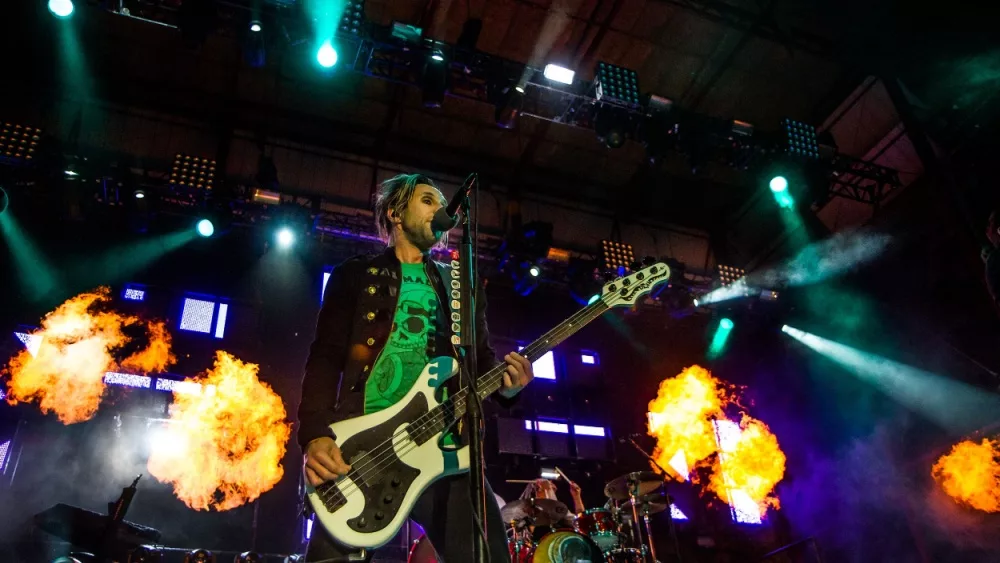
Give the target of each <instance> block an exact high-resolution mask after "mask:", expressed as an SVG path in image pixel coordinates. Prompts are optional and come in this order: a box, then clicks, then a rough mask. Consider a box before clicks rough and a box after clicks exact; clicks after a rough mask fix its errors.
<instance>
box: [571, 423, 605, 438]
mask: <svg viewBox="0 0 1000 563" xmlns="http://www.w3.org/2000/svg"><path fill="white" fill-rule="evenodd" d="M573 434H576V435H577V436H599V437H601V438H603V437H605V436H607V433H606V432H605V431H604V428H603V427H601V426H584V425H583V424H574V425H573Z"/></svg>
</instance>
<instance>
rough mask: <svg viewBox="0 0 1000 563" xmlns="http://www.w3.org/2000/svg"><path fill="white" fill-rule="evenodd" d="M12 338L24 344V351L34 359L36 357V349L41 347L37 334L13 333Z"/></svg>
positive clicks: (40, 340)
mask: <svg viewBox="0 0 1000 563" xmlns="http://www.w3.org/2000/svg"><path fill="white" fill-rule="evenodd" d="M14 336H15V337H16V338H17V339H18V340H20V341H21V344H24V347H25V349H27V350H28V353H29V354H31V357H32V358H34V357H35V356H36V355H38V348H39V347H41V345H42V337H41V336H39V335H37V334H28V333H26V332H15V333H14Z"/></svg>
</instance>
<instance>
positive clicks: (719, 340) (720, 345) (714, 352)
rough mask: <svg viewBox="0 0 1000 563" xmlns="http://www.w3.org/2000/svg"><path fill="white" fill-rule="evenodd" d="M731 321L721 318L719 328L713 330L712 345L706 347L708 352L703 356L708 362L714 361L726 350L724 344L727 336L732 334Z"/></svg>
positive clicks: (727, 338)
mask: <svg viewBox="0 0 1000 563" xmlns="http://www.w3.org/2000/svg"><path fill="white" fill-rule="evenodd" d="M733 326H735V325H734V324H733V321H731V320H730V319H728V318H723V319H721V320H720V321H719V326H717V327H716V328H715V335H713V336H712V343H711V344H709V345H708V352H707V353H706V354H705V356H706V357H707V358H708V359H709V360H714V359H716V358H718V357H720V356H722V353H723V352H724V351H725V349H726V342H727V341H728V340H729V334H730V333H731V332H733Z"/></svg>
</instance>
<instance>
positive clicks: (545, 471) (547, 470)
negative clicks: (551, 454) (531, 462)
mask: <svg viewBox="0 0 1000 563" xmlns="http://www.w3.org/2000/svg"><path fill="white" fill-rule="evenodd" d="M539 477H541V478H542V479H548V480H550V481H555V480H557V479H559V472H558V471H556V470H555V469H552V468H551V467H543V468H542V471H541V474H540V475H539Z"/></svg>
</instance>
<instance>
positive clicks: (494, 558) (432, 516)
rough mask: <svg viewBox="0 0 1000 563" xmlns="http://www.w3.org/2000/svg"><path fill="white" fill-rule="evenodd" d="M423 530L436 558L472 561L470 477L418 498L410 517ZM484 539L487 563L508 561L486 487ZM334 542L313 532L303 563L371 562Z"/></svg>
mask: <svg viewBox="0 0 1000 563" xmlns="http://www.w3.org/2000/svg"><path fill="white" fill-rule="evenodd" d="M410 517H411V518H413V519H414V520H415V521H416V522H417V523H418V524H420V525H421V526H423V528H424V531H426V532H427V537H428V538H430V540H431V543H433V544H434V549H436V550H437V552H438V556H439V557H440V558H441V559H442V560H443V561H444V562H445V563H469V562H471V561H472V533H473V526H474V524H473V519H472V503H471V502H470V501H469V474H468V473H464V474H462V475H455V476H452V477H445V478H444V479H441V480H440V481H437V482H435V483H434V484H433V485H431V486H430V488H428V489H427V490H426V491H424V494H422V495H420V498H418V499H417V502H416V504H414V505H413V511H412V512H411V513H410ZM486 537H487V540H488V546H489V551H490V563H504V561H508V560H510V555H509V554H508V552H507V534H506V532H505V531H504V525H503V520H502V519H501V517H500V507H498V506H497V503H496V502H495V501H494V499H493V489H492V488H491V487H490V485H489V483H487V484H486ZM356 553H357V550H351V549H349V548H346V547H343V546H341V545H339V544H337V543H335V542H334V540H333V539H332V538H331V537H330V536H329V534H327V533H326V530H324V529H323V527H322V526H319V525H317V526H316V527H315V528H314V529H313V535H312V540H311V541H310V542H309V550H308V551H307V552H306V561H308V562H310V563H319V562H324V563H341V562H344V563H346V562H347V561H370V560H371V558H372V553H371V551H369V552H368V554H367V557H357V558H349V556H350V555H351V554H356Z"/></svg>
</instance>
